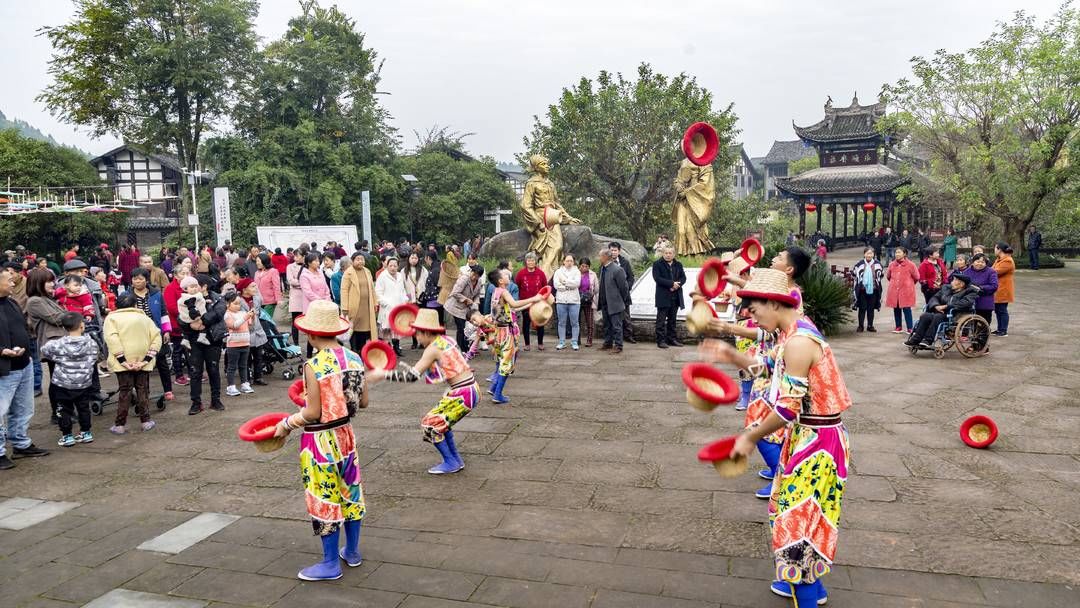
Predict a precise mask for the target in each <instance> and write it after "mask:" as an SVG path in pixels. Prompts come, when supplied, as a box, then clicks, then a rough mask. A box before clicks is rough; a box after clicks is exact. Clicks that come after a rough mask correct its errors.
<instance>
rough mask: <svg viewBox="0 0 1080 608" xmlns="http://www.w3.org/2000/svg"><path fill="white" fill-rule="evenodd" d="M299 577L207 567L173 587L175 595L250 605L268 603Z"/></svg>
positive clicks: (280, 594) (287, 590) (278, 597)
mask: <svg viewBox="0 0 1080 608" xmlns="http://www.w3.org/2000/svg"><path fill="white" fill-rule="evenodd" d="M299 582H300V581H299V580H296V579H294V580H288V579H284V578H278V577H276V576H264V575H261V574H250V573H247V572H232V571H229V570H212V569H207V570H203V571H202V572H200V573H198V574H196V575H195V576H193V577H192V578H190V579H188V580H187V581H185V582H184V583H182V584H181V585H180V586H179V587H177V588H176V589H174V590H173V591H172V594H173V595H178V596H183V597H192V598H199V599H205V600H216V601H220V602H231V603H234V604H243V605H251V606H269V605H271V604H273V603H274V602H276V601H278V600H280V599H281V598H282V597H284V595H285V594H286V593H288V592H289V591H291V590H292V588H293V587H295V586H296V585H297V584H298V583H299Z"/></svg>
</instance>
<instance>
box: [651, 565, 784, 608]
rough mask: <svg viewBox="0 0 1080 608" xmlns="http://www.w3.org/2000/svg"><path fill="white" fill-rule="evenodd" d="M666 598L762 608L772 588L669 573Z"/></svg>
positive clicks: (724, 578) (731, 579)
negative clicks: (758, 607)
mask: <svg viewBox="0 0 1080 608" xmlns="http://www.w3.org/2000/svg"><path fill="white" fill-rule="evenodd" d="M663 595H665V596H670V597H677V598H682V599H689V600H701V601H705V602H714V601H716V600H720V602H721V603H723V604H734V605H736V606H759V605H761V604H762V603H763V601H762V600H764V598H766V597H769V596H771V595H772V594H771V593H770V592H769V584H768V582H766V581H758V580H752V579H745V578H735V577H733V576H713V575H711V574H700V573H697V572H677V571H668V572H666V573H665V577H664V592H663Z"/></svg>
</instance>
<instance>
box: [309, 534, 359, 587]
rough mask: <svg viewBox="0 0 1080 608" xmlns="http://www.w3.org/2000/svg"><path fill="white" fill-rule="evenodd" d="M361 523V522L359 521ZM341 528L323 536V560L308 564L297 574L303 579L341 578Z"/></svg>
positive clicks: (328, 579)
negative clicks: (339, 554) (339, 552)
mask: <svg viewBox="0 0 1080 608" xmlns="http://www.w3.org/2000/svg"><path fill="white" fill-rule="evenodd" d="M358 523H359V522H358ZM340 538H341V528H340V527H338V529H337V530H334V531H333V532H332V533H330V534H327V535H326V536H323V537H321V539H322V548H323V561H321V562H319V563H317V564H315V565H314V566H308V567H307V568H304V569H303V570H301V571H300V572H298V573H297V574H296V576H297V578H299V579H300V580H303V581H332V580H336V579H339V578H341V562H340V561H338V540H339V539H340Z"/></svg>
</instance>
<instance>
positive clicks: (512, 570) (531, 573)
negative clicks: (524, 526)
mask: <svg viewBox="0 0 1080 608" xmlns="http://www.w3.org/2000/svg"><path fill="white" fill-rule="evenodd" d="M566 561H569V560H566ZM556 563H559V560H556V559H554V558H549V557H538V556H536V555H528V554H525V553H511V552H494V551H490V550H487V549H482V548H473V547H459V548H457V549H455V550H454V552H453V554H452V555H451V556H450V557H448V558H446V559H445V560H443V563H442V564H441V565H440V566H439V569H440V570H453V571H457V572H472V573H474V574H482V575H485V576H504V577H507V578H519V579H524V580H532V581H542V580H545V579H546V578H548V576H549V573H550V572H551V570H552V566H553V565H554V564H556ZM582 563H593V562H582Z"/></svg>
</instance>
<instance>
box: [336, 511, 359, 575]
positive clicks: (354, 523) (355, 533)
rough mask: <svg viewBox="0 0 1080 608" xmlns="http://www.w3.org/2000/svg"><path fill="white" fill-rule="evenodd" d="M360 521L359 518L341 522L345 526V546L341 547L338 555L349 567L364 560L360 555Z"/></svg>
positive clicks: (353, 566) (357, 564) (355, 565)
mask: <svg viewBox="0 0 1080 608" xmlns="http://www.w3.org/2000/svg"><path fill="white" fill-rule="evenodd" d="M361 523H362V522H361V521H360V520H359V519H355V520H346V521H345V523H344V524H343V525H344V527H345V546H344V547H342V548H341V552H340V553H338V555H340V556H341V559H343V560H345V563H346V564H348V565H349V567H350V568H355V567H357V566H359V565H360V564H362V563H363V562H364V560H363V558H362V557H361V556H360V524H361Z"/></svg>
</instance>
